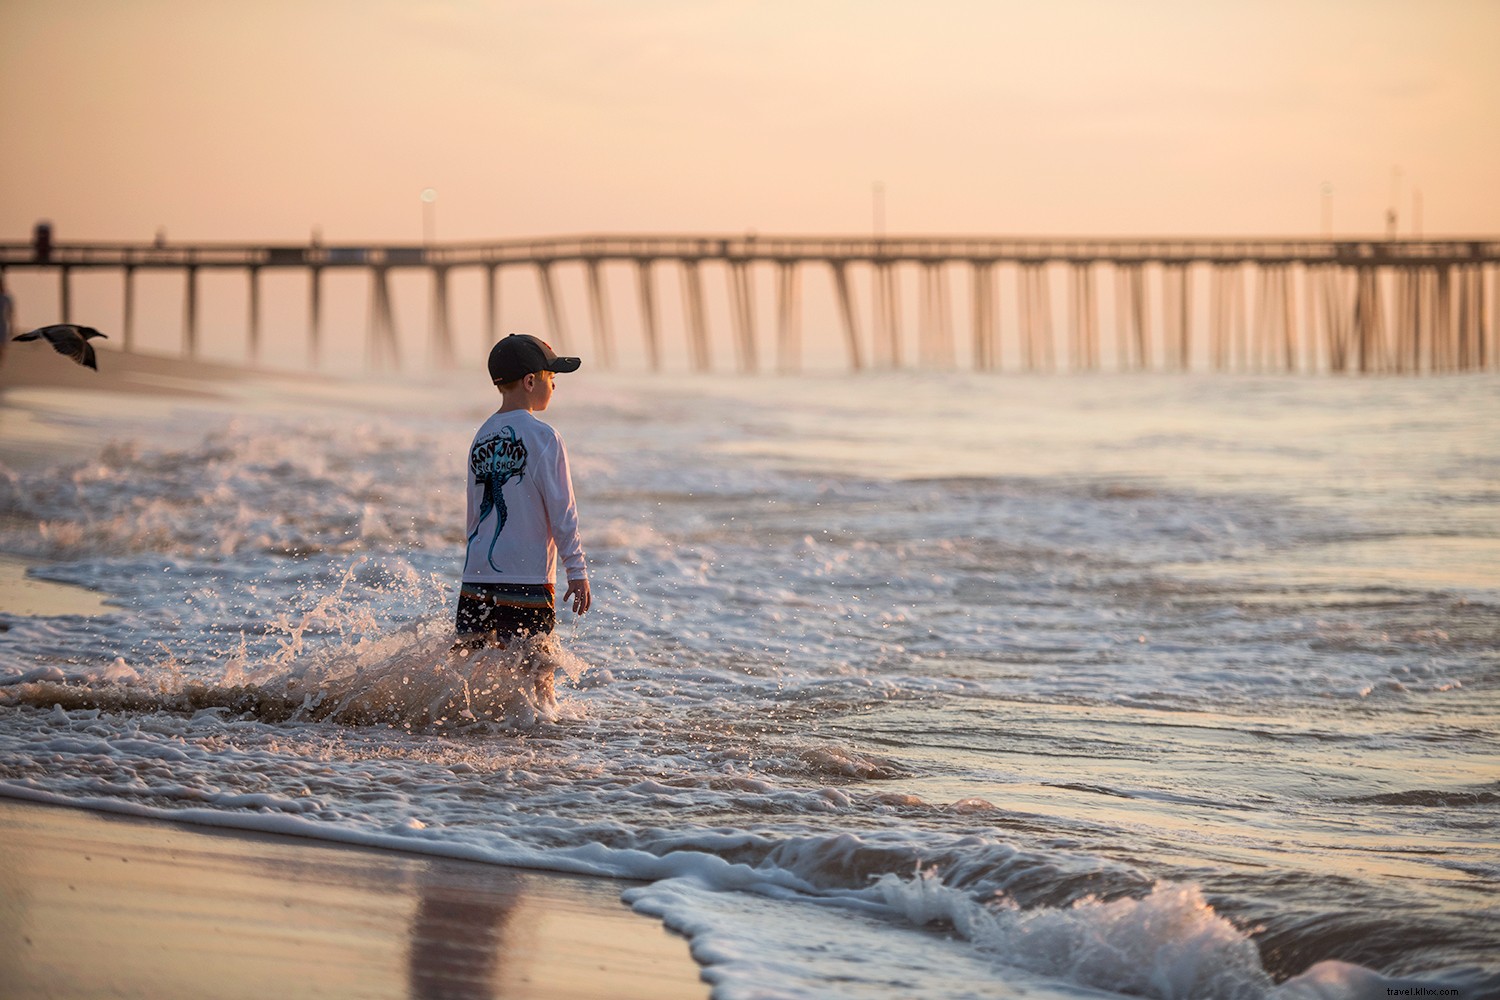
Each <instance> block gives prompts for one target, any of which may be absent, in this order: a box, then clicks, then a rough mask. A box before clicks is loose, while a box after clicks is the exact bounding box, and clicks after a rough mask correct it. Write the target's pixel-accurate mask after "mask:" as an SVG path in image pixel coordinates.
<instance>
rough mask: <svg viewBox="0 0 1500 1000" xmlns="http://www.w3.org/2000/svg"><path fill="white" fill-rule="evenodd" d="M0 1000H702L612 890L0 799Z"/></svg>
mask: <svg viewBox="0 0 1500 1000" xmlns="http://www.w3.org/2000/svg"><path fill="white" fill-rule="evenodd" d="M0 842H3V843H4V844H5V850H4V851H0V969H4V970H7V971H6V973H5V980H6V982H5V986H4V990H3V992H4V993H5V995H6V996H7V997H12V998H15V1000H28V998H34V997H60V996H67V997H82V996H125V997H153V998H160V1000H169V998H177V997H181V998H201V997H255V998H260V997H270V996H304V997H313V996H328V997H356V996H357V997H372V998H378V997H438V996H442V997H472V998H480V997H508V998H535V1000H565V998H580V1000H582V998H597V997H614V998H620V1000H630V998H641V1000H647V998H654V1000H674V998H687V997H694V998H703V997H706V996H707V995H708V987H707V986H706V985H705V984H703V983H701V982H700V981H699V980H698V974H697V968H696V966H695V965H694V964H693V962H692V959H691V958H690V957H689V955H688V949H687V943H686V942H685V941H684V940H683V939H681V938H679V937H676V936H674V935H672V934H671V933H670V932H668V931H667V930H665V929H664V928H663V927H662V926H661V925H660V924H658V923H657V922H655V921H654V920H651V919H648V918H646V917H642V916H639V915H637V914H634V913H632V912H631V911H630V910H629V909H628V908H626V907H625V906H624V904H622V903H621V902H620V900H619V894H620V892H621V890H622V888H623V887H624V886H623V884H622V883H618V882H611V881H608V880H604V879H589V878H580V877H574V876H566V875H555V874H545V873H537V872H528V871H521V870H517V869H509V868H504V867H501V866H498V865H484V864H476V863H470V862H462V861H450V860H445V859H436V858H423V857H418V856H414V855H404V854H398V853H395V852H389V851H376V850H366V849H361V848H350V847H344V846H340V845H334V844H322V843H318V842H316V841H308V840H300V839H297V838H291V837H275V836H267V835H260V834H241V833H231V832H222V831H217V830H212V829H201V828H188V827H182V826H178V825H175V824H170V823H162V822H156V821H152V820H141V819H132V818H126V817H118V816H111V815H107V814H99V813H91V812H87V811H84V810H80V809H71V808H67V807H62V806H51V805H37V804H32V803H27V802H21V801H17V800H6V799H0Z"/></svg>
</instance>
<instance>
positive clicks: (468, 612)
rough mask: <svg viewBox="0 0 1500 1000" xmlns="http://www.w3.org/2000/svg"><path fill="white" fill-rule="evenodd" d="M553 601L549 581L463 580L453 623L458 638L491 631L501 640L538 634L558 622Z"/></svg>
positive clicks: (476, 635)
mask: <svg viewBox="0 0 1500 1000" xmlns="http://www.w3.org/2000/svg"><path fill="white" fill-rule="evenodd" d="M553 603H554V591H553V587H552V584H550V583H465V584H463V585H462V586H461V587H460V588H459V592H458V613H457V614H456V615H455V616H454V625H455V626H456V628H457V631H458V634H459V637H460V640H463V639H465V638H467V637H470V636H472V637H473V638H475V639H478V638H480V637H481V636H488V635H489V634H490V633H495V637H496V638H497V639H499V640H500V641H501V642H504V641H505V640H506V639H508V638H510V637H511V636H517V635H540V634H543V633H547V632H551V631H552V629H553V628H554V627H555V626H556V625H557V613H556V612H555V611H554V610H553Z"/></svg>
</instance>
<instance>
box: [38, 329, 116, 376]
mask: <svg viewBox="0 0 1500 1000" xmlns="http://www.w3.org/2000/svg"><path fill="white" fill-rule="evenodd" d="M44 337H45V338H46V340H47V343H49V344H51V345H52V349H53V350H54V351H56V352H57V353H58V354H66V355H67V356H68V357H70V358H72V359H73V360H74V361H76V362H78V363H79V364H80V365H83V366H84V367H85V368H92V369H94V371H98V370H99V365H98V364H97V363H95V361H94V348H93V345H92V344H90V343H89V338H90V337H104V334H102V333H100V332H99V331H98V330H95V329H94V328H93V327H91V326H79V325H78V324H76V323H57V324H54V325H52V326H44V327H41V328H39V329H36V330H32V331H31V332H30V333H23V334H21V335H20V336H18V337H17V338H16V339H17V340H40V339H42V338H44ZM105 339H106V340H108V339H109V338H108V337H105Z"/></svg>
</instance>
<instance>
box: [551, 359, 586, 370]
mask: <svg viewBox="0 0 1500 1000" xmlns="http://www.w3.org/2000/svg"><path fill="white" fill-rule="evenodd" d="M581 364H583V359H582V358H553V359H552V363H551V364H550V365H548V366H547V370H548V371H550V372H576V371H577V370H578V366H579V365H581Z"/></svg>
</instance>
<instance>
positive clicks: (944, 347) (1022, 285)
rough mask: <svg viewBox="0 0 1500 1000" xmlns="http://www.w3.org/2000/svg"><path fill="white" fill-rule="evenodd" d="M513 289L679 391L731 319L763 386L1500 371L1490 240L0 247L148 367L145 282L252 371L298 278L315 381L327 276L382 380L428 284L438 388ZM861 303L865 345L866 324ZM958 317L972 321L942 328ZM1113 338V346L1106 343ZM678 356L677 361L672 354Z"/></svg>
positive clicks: (1496, 281) (611, 239) (651, 239)
mask: <svg viewBox="0 0 1500 1000" xmlns="http://www.w3.org/2000/svg"><path fill="white" fill-rule="evenodd" d="M659 264H667V265H676V266H675V267H669V268H661V267H658V265H659ZM565 265H566V266H565ZM617 267H623V268H626V269H633V276H634V281H633V282H630V281H629V280H628V277H629V274H628V271H627V272H623V273H622V274H621V277H622V278H623V279H627V280H625V283H624V284H623V285H622V286H620V288H623V290H624V291H625V292H626V293H627V294H629V293H631V292H633V294H634V296H635V298H636V300H637V303H636V306H637V309H638V315H639V324H638V329H639V338H638V340H639V347H638V349H637V350H635V351H632V352H626V351H625V350H624V349H623V345H622V344H621V342H620V336H619V334H618V333H617V324H616V314H615V310H614V308H613V307H612V303H611V301H610V299H611V295H610V287H611V282H610V274H611V272H612V271H613V270H614V269H615V268H617ZM466 268H469V269H479V270H480V271H481V272H482V281H481V282H480V283H479V285H480V287H481V288H482V299H483V301H482V303H480V304H479V306H478V307H477V308H478V315H480V316H481V317H482V319H481V321H480V322H479V324H478V326H479V328H480V329H478V330H475V331H472V332H464V331H462V330H455V327H454V309H453V297H454V294H455V293H454V291H453V288H452V285H451V281H450V277H451V274H452V272H453V271H455V270H460V269H466ZM511 268H530V269H531V270H532V271H533V272H534V275H535V289H536V296H537V299H536V300H534V301H539V304H540V307H541V312H542V316H543V322H544V324H545V326H546V331H545V332H546V336H547V337H548V338H549V339H550V340H551V342H552V343H553V345H554V347H555V348H556V349H557V350H558V351H560V352H577V351H578V349H579V348H580V347H582V346H584V345H580V344H575V343H574V342H573V341H574V338H573V337H572V335H571V332H570V330H569V329H568V323H567V302H568V301H570V300H571V301H575V302H576V301H578V300H580V299H581V300H582V301H584V302H585V303H586V307H587V310H588V321H589V328H590V336H589V338H588V339H589V340H590V343H589V344H588V346H587V348H586V349H587V350H589V352H590V355H591V358H592V359H594V363H596V364H598V365H599V366H600V367H602V368H613V367H617V366H637V367H644V368H646V369H649V370H652V371H658V370H662V368H663V367H664V366H666V365H668V364H669V360H670V359H675V358H677V357H684V358H686V362H685V365H686V367H687V368H688V369H689V370H692V371H698V372H707V371H712V370H714V366H715V361H716V360H718V359H716V358H715V356H714V355H715V352H714V350H713V344H714V342H715V331H714V330H711V329H710V316H711V315H713V316H714V317H726V316H727V324H726V325H725V326H724V327H723V328H721V329H718V330H717V336H718V337H721V338H725V339H726V340H727V343H728V344H729V354H728V355H725V356H724V358H725V359H726V360H723V361H722V362H721V363H722V364H724V365H726V366H729V367H731V368H732V369H733V370H734V371H737V372H741V373H745V374H750V373H755V372H759V371H761V370H762V369H763V368H766V366H767V361H766V358H767V357H772V358H774V360H773V361H772V362H770V363H769V365H770V370H773V371H776V372H780V373H793V372H797V371H800V370H802V369H803V367H804V365H805V364H806V363H807V360H808V357H809V354H810V353H817V352H819V351H821V357H823V358H824V359H825V360H826V359H827V358H828V357H829V356H830V355H832V356H833V357H836V358H838V359H839V360H840V361H841V363H842V364H843V365H844V366H845V367H847V368H849V369H851V370H854V371H860V370H863V369H865V368H867V367H873V368H876V369H882V370H902V369H907V368H924V369H939V370H941V369H951V368H957V367H960V359H965V361H964V363H965V364H966V366H967V367H969V368H971V369H973V370H975V371H985V372H989V371H1005V370H1019V371H1027V372H1051V371H1063V370H1066V371H1075V372H1090V371H1097V370H1101V369H1104V368H1109V367H1113V368H1115V369H1118V370H1127V371H1150V370H1163V371H1178V372H1185V371H1192V370H1207V371H1214V372H1226V373H1227V372H1266V373H1271V372H1276V373H1286V372H1331V373H1347V374H1355V373H1359V374H1367V375H1377V374H1421V373H1431V374H1441V373H1448V372H1465V371H1486V370H1491V368H1492V367H1493V365H1494V364H1495V358H1496V355H1497V352H1500V316H1497V313H1500V310H1497V308H1496V299H1497V298H1500V240H1496V239H1491V238H1464V239H1404V240H1398V239H1335V240H1312V239H1268V238H1253V239H1252V238H1194V239H1164V238H1163V239H1157V238H1141V239H1122V238H1115V239H1092V238H1051V237H1035V238H1018V237H927V236H909V237H897V236H889V237H887V236H882V237H878V238H871V237H834V236H829V237H820V236H765V235H757V234H747V235H744V236H663V235H610V236H582V237H555V238H546V239H531V240H512V241H500V242H489V243H472V244H430V245H424V246H419V247H414V246H383V247H382V246H369V247H325V246H321V245H319V244H312V245H308V246H251V245H239V244H203V245H175V244H173V245H169V244H165V243H160V242H158V243H151V244H127V243H76V244H70V243H59V242H54V243H51V244H49V246H48V247H47V248H46V253H45V254H43V253H41V252H40V250H39V249H38V248H37V247H35V246H33V245H32V244H29V243H14V244H0V271H6V270H11V269H14V270H17V271H40V272H50V273H52V274H54V275H55V276H56V283H57V284H56V288H57V293H56V294H57V298H56V301H57V314H56V316H55V317H53V318H50V320H49V321H52V322H74V321H84V320H80V319H79V318H78V316H77V314H78V302H77V295H76V293H75V289H74V282H75V278H76V275H77V272H79V271H98V270H114V271H117V272H118V273H119V274H120V275H121V276H122V279H123V282H122V292H121V303H122V317H123V318H122V327H123V329H122V330H121V339H120V341H119V343H120V345H121V346H122V347H123V348H124V349H125V350H136V349H139V347H140V338H139V324H140V315H139V314H140V311H141V301H140V296H139V293H138V288H137V279H138V277H139V273H140V272H141V271H146V270H150V271H175V272H177V273H178V274H180V275H181V276H182V280H183V290H182V302H181V327H180V329H181V338H180V343H179V345H178V350H179V351H180V352H181V353H182V354H184V355H186V356H190V357H191V356H195V355H198V354H199V353H200V352H201V351H202V350H203V349H204V347H205V338H206V337H207V338H209V342H210V343H212V342H213V341H212V338H213V336H214V334H213V333H212V332H209V331H205V330H204V328H203V302H202V296H203V289H202V288H201V287H200V277H201V274H202V272H203V271H205V270H224V269H231V270H240V271H242V272H243V273H244V274H245V275H246V281H247V290H248V294H247V303H248V304H247V307H246V311H247V317H246V322H245V331H246V332H245V339H246V345H245V350H246V353H247V354H248V356H249V358H250V359H251V360H254V361H259V360H260V359H261V357H262V354H263V351H264V348H265V343H266V335H265V334H266V331H265V323H266V310H265V298H266V291H265V288H264V281H263V279H264V275H265V273H266V272H267V271H271V270H282V271H285V270H300V271H302V272H303V273H305V275H306V277H307V288H308V292H307V327H306V346H307V350H306V355H307V363H308V364H309V365H312V366H317V365H318V364H319V363H320V362H321V360H322V354H323V350H322V347H323V339H324V336H323V335H324V329H325V326H326V324H327V322H328V321H329V319H330V317H329V316H326V315H325V313H327V312H328V308H329V307H328V304H327V301H326V300H325V296H324V287H323V286H324V278H325V272H327V271H334V270H343V271H349V270H356V271H363V272H364V273H365V274H366V276H367V280H368V287H369V306H368V311H367V316H366V320H365V323H364V328H365V356H366V360H367V364H369V365H370V366H371V367H373V368H378V369H396V368H399V367H400V366H401V365H402V364H403V352H402V349H401V343H402V338H401V336H400V331H399V330H398V329H397V326H398V324H397V319H396V316H397V310H396V309H395V306H394V303H393V292H392V283H391V274H392V272H393V271H398V270H408V271H409V270H419V271H425V272H426V273H427V274H428V275H429V276H430V282H429V290H428V292H427V299H428V304H429V310H428V317H427V321H426V330H425V336H426V339H427V344H428V350H427V352H426V355H427V357H428V363H429V364H431V365H434V366H437V367H448V366H451V365H454V364H457V363H460V356H467V355H468V354H469V353H470V346H469V345H471V344H474V345H478V344H482V345H487V344H489V343H492V342H493V341H494V340H495V339H496V338H497V337H498V335H499V334H500V332H501V330H502V329H503V324H502V320H501V307H502V300H501V294H500V287H501V280H500V279H501V275H502V272H504V271H505V270H507V269H511ZM575 272H577V273H580V274H581V275H582V280H581V282H580V281H578V279H576V278H575V277H574V274H575ZM809 272H810V273H811V274H812V275H813V276H814V277H818V276H819V275H826V276H827V277H826V278H825V279H823V280H822V281H819V282H815V283H812V284H811V285H810V286H809V285H808V283H807V282H804V280H803V279H804V277H805V276H806V274H808V273H809ZM721 278H722V281H721V280H720V279H721ZM674 279H675V281H676V283H677V284H678V286H679V290H680V294H681V300H682V308H681V313H680V317H678V321H677V322H676V323H673V322H672V317H671V316H664V315H663V314H662V311H661V309H660V308H659V301H658V291H659V289H658V281H659V280H663V281H669V282H670V281H672V280H674ZM767 279H770V281H769V282H768V280H767ZM574 285H578V286H579V287H574ZM632 286H633V287H632ZM762 286H764V287H762ZM805 286H807V287H805ZM620 288H617V289H616V293H617V294H618V292H619V291H620ZM763 293H764V295H765V298H764V299H763V298H762V294H763ZM403 294H405V286H403ZM810 294H811V295H812V296H813V298H814V299H815V301H816V303H817V304H819V305H821V306H822V307H823V308H825V309H827V310H828V313H829V314H828V316H827V317H826V318H824V317H822V316H821V314H819V323H818V325H817V326H816V327H814V328H813V331H814V336H813V337H812V338H811V339H809V337H808V336H807V335H806V334H805V332H804V331H805V330H806V329H807V328H808V320H809V318H810V317H811V315H812V314H810V313H809V309H810V308H813V307H812V306H810V305H809V295H810ZM865 296H868V299H867V300H866V301H867V302H868V328H866V327H865V326H864V325H863V324H862V322H861V318H860V314H861V312H862V311H863V309H862V308H861V307H862V305H863V304H864V303H863V302H862V301H861V300H864V298H865ZM964 298H967V299H968V307H967V308H966V309H955V304H956V303H962V302H963V300H964ZM507 301H509V300H507ZM762 303H767V305H763V304H762ZM903 303H909V304H910V305H909V306H904V305H903ZM907 308H911V309H912V312H911V313H908V312H907V311H906V309H907ZM763 313H765V314H770V313H774V321H764V322H763V321H762V320H761V318H760V317H761V315H762V314H763ZM913 314H914V317H915V322H914V323H912V322H910V320H911V318H912V315H913ZM409 315H410V314H408V316H409ZM468 315H470V316H472V315H474V313H473V312H471V313H469V314H468ZM627 315H628V314H627ZM1111 316H1112V317H1113V323H1112V326H1113V329H1112V331H1110V330H1107V329H1101V320H1106V318H1107V317H1111ZM719 321H720V320H719V319H717V318H716V319H715V324H714V325H715V326H717V323H718V322H719ZM627 325H629V324H627ZM1104 325H1108V323H1107V320H1106V323H1105V324H1104ZM762 327H770V328H769V329H764V330H763V329H762ZM674 338H677V339H678V342H679V343H681V344H682V345H683V348H684V350H682V351H677V352H674V351H672V350H671V342H672V340H673V339H674ZM721 342H723V341H721Z"/></svg>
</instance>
